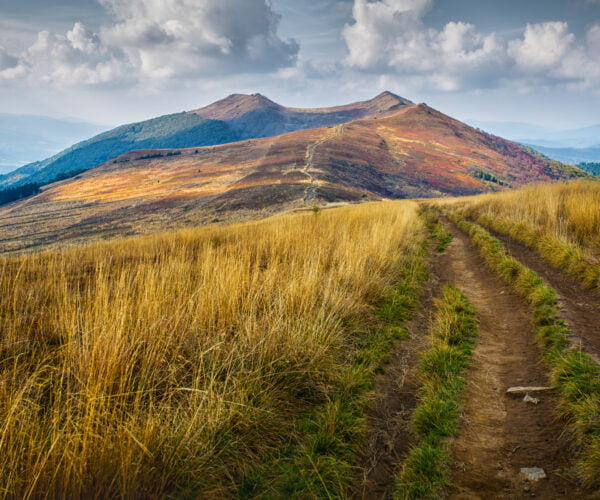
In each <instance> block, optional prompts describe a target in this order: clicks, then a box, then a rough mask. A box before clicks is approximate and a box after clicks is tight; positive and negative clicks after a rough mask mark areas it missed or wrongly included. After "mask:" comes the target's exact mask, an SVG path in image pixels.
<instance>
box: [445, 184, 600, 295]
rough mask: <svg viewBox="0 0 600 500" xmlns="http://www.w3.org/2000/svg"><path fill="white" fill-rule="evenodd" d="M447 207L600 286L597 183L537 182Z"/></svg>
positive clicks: (456, 201)
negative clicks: (537, 183)
mask: <svg viewBox="0 0 600 500" xmlns="http://www.w3.org/2000/svg"><path fill="white" fill-rule="evenodd" d="M442 203H450V204H451V205H452V206H453V207H455V208H457V209H459V211H460V213H461V214H462V215H464V216H466V217H470V218H473V219H476V220H477V222H479V223H481V224H483V225H484V226H487V227H489V228H491V229H493V230H495V231H497V232H499V233H501V234H507V235H510V236H512V237H513V238H515V239H517V240H519V241H521V242H522V243H525V244H526V245H528V246H530V247H532V248H534V249H536V250H537V251H539V252H540V254H541V255H542V256H544V257H545V258H546V259H547V260H549V261H550V262H551V263H552V264H554V265H555V266H557V267H561V268H563V269H566V270H567V271H569V272H571V273H572V274H574V275H576V276H577V277H579V278H580V279H581V280H582V281H583V282H584V283H586V284H588V285H590V286H593V287H594V286H595V287H600V182H598V181H597V180H579V181H573V182H570V183H559V184H540V185H534V186H529V187H525V188H523V189H519V190H516V191H506V192H503V193H498V194H485V195H480V196H474V197H470V198H464V199H453V200H451V201H444V202H442Z"/></svg>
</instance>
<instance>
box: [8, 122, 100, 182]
mask: <svg viewBox="0 0 600 500" xmlns="http://www.w3.org/2000/svg"><path fill="white" fill-rule="evenodd" d="M106 128H108V127H104V126H102V125H98V124H95V123H88V122H84V121H80V120H70V119H57V118H49V117H47V116H35V115H14V114H7V113H0V174H4V173H8V172H10V171H12V170H15V169H16V168H18V167H21V166H23V165H25V164H27V163H30V162H33V161H35V160H39V159H42V158H47V157H48V156H51V155H53V154H55V153H57V152H59V151H61V150H63V149H65V148H66V147H68V146H70V145H71V144H74V143H76V142H79V141H81V140H83V139H86V138H88V137H90V136H92V135H96V134H98V133H100V132H102V131H103V130H106Z"/></svg>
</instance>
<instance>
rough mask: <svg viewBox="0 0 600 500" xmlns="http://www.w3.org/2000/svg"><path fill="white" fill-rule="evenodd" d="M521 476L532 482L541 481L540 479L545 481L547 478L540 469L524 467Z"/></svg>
mask: <svg viewBox="0 0 600 500" xmlns="http://www.w3.org/2000/svg"><path fill="white" fill-rule="evenodd" d="M521 474H523V475H524V476H525V477H526V478H527V479H529V480H530V481H539V480H540V479H544V478H545V477H546V473H545V472H544V469H542V468H540V467H524V468H523V469H521Z"/></svg>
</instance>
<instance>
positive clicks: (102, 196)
mask: <svg viewBox="0 0 600 500" xmlns="http://www.w3.org/2000/svg"><path fill="white" fill-rule="evenodd" d="M385 102H387V100H386V101H385ZM392 102H393V101H392ZM388 104H389V103H388ZM234 109H237V108H234ZM225 111H226V112H227V113H230V112H232V111H231V110H228V109H226V110H225ZM242 111H243V112H245V110H242ZM242 111H240V112H242ZM215 113H216V111H215ZM314 113H316V111H315V112H314ZM314 113H313V114H314ZM308 114H310V113H308ZM211 116H213V115H211ZM214 116H221V115H214ZM243 116H247V115H246V114H245V115H243ZM142 132H143V131H140V132H139V133H142ZM149 133H150V132H149ZM586 175H587V174H585V172H583V171H581V170H579V169H576V168H575V167H571V166H567V165H562V164H560V163H557V162H553V161H551V160H549V159H547V158H545V157H543V156H541V155H539V154H537V153H534V152H532V151H531V150H529V149H527V148H523V147H521V146H519V145H517V144H514V143H511V142H508V141H505V140H503V139H501V138H498V137H494V136H490V135H488V134H484V133H482V132H480V131H477V130H475V129H473V128H471V127H468V126H467V125H465V124H462V123H460V122H458V121H457V120H454V119H452V118H450V117H449V116H446V115H444V114H442V113H440V112H438V111H436V110H433V109H431V108H429V107H428V106H425V105H417V106H402V107H401V108H399V109H397V110H395V111H394V112H393V113H384V114H379V115H378V116H377V118H369V119H359V120H354V121H352V122H350V123H347V124H342V125H338V126H335V127H325V128H319V129H310V130H301V131H296V132H292V133H289V134H284V135H280V136H277V137H272V138H263V139H255V140H248V141H239V142H236V143H233V144H224V145H219V146H211V147H204V148H189V149H166V150H164V149H163V150H139V151H134V152H130V153H127V154H124V155H121V156H119V157H117V158H114V159H111V160H110V161H109V162H107V163H105V164H103V165H101V166H99V167H97V168H94V169H92V170H90V171H88V172H85V173H83V174H81V175H78V176H76V177H74V178H72V179H70V180H67V181H65V182H59V183H55V184H52V185H50V186H48V187H47V188H46V189H44V190H43V192H42V193H41V194H39V195H38V196H35V197H32V198H29V199H27V200H23V201H21V202H18V203H15V204H14V205H11V206H5V207H0V229H1V231H0V233H1V237H0V250H4V251H11V250H21V249H25V248H32V247H35V246H38V245H47V244H70V243H73V242H78V241H86V240H87V239H89V238H97V237H104V238H108V237H112V236H115V235H123V234H140V233H146V234H147V233H149V232H155V231H157V230H164V229H167V228H169V229H170V228H177V227H185V226H189V225H198V224H206V223H211V222H212V221H215V220H217V221H229V222H230V221H236V222H237V221H240V220H247V219H251V218H259V217H265V216H267V215H271V214H273V213H277V212H282V211H286V210H290V209H297V208H302V207H307V206H308V207H310V206H312V205H315V204H316V205H325V204H328V203H338V202H360V201H369V200H379V199H398V198H400V199H403V198H419V197H426V198H433V197H436V196H457V195H469V194H476V193H481V192H489V191H499V190H505V189H508V188H510V187H518V186H521V185H524V184H527V183H535V182H541V181H552V180H564V179H569V178H572V177H579V176H586ZM56 214H60V217H56Z"/></svg>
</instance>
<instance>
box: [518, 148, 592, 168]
mask: <svg viewBox="0 0 600 500" xmlns="http://www.w3.org/2000/svg"><path fill="white" fill-rule="evenodd" d="M526 145H527V146H529V147H532V148H533V149H535V150H537V151H539V152H540V153H543V154H545V155H546V156H547V157H548V158H552V159H553V160H557V161H560V162H562V163H569V164H578V163H581V162H600V146H598V147H595V148H549V147H546V146H543V145H540V144H526Z"/></svg>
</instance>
